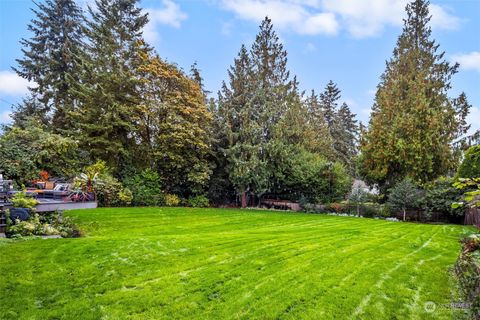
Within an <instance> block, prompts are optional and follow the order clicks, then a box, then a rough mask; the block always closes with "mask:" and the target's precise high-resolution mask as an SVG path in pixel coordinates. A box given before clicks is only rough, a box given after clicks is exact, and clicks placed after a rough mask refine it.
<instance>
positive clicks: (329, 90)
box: [320, 80, 341, 136]
mask: <svg viewBox="0 0 480 320" xmlns="http://www.w3.org/2000/svg"><path fill="white" fill-rule="evenodd" d="M340 98H341V91H340V89H339V88H338V86H337V85H336V84H335V83H334V82H333V81H332V80H330V81H329V82H328V84H327V85H326V86H325V90H324V91H323V92H322V93H321V94H320V103H321V105H322V109H323V116H324V117H325V121H326V122H327V125H328V129H329V130H330V133H331V134H332V136H333V131H334V127H335V115H336V113H337V109H338V102H339V100H340Z"/></svg>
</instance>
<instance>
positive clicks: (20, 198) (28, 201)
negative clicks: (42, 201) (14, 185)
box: [11, 191, 38, 209]
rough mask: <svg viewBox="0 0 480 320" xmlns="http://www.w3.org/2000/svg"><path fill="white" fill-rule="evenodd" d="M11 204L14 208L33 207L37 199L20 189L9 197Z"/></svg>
mask: <svg viewBox="0 0 480 320" xmlns="http://www.w3.org/2000/svg"><path fill="white" fill-rule="evenodd" d="M11 202H12V206H13V207H15V208H27V209H34V208H35V206H36V205H37V204H38V201H37V200H36V199H34V198H32V197H29V196H28V195H27V194H26V192H24V191H21V192H17V193H15V195H14V196H13V197H12V199H11Z"/></svg>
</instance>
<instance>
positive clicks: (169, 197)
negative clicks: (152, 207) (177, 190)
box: [165, 194, 181, 207]
mask: <svg viewBox="0 0 480 320" xmlns="http://www.w3.org/2000/svg"><path fill="white" fill-rule="evenodd" d="M180 202H181V199H180V198H179V197H178V196H177V195H176V194H166V195H165V205H166V206H167V207H176V206H178V205H179V204H180Z"/></svg>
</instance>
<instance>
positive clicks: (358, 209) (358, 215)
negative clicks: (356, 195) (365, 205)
mask: <svg viewBox="0 0 480 320" xmlns="http://www.w3.org/2000/svg"><path fill="white" fill-rule="evenodd" d="M357 217H360V206H359V205H358V204H357Z"/></svg>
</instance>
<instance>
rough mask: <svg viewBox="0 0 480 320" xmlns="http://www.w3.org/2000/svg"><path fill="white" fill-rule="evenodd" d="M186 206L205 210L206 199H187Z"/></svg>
mask: <svg viewBox="0 0 480 320" xmlns="http://www.w3.org/2000/svg"><path fill="white" fill-rule="evenodd" d="M188 205H189V206H190V207H194V208H206V207H208V205H209V201H208V198H207V197H206V196H204V195H199V196H194V197H190V198H188Z"/></svg>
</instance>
